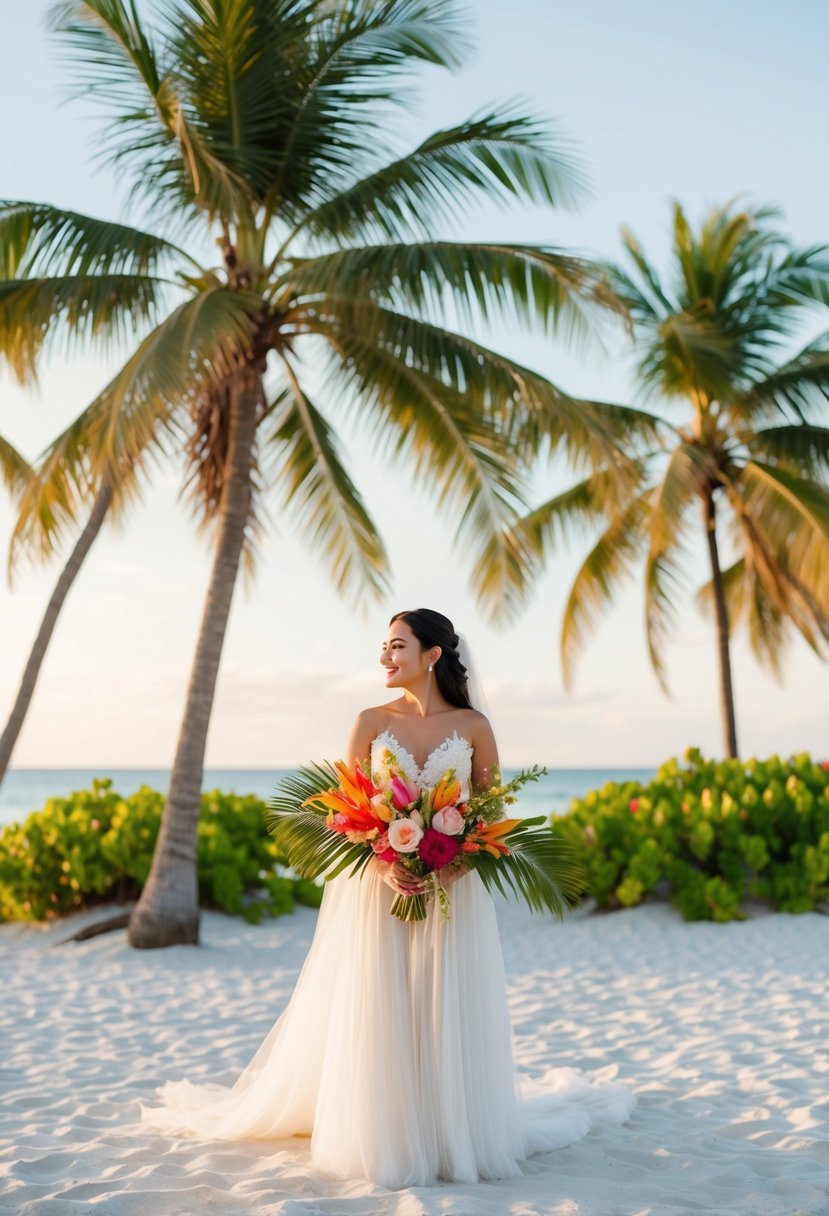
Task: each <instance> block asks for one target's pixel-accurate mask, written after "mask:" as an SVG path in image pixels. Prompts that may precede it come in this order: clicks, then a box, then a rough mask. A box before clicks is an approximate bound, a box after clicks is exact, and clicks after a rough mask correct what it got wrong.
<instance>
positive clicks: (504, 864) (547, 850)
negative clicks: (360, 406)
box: [470, 815, 586, 920]
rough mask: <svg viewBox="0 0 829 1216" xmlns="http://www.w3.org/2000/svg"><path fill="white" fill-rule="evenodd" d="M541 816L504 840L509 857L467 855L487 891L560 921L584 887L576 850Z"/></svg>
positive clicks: (581, 864) (581, 865) (520, 827)
mask: <svg viewBox="0 0 829 1216" xmlns="http://www.w3.org/2000/svg"><path fill="white" fill-rule="evenodd" d="M548 822H549V821H548V820H547V819H546V818H545V817H544V816H543V815H542V816H538V817H536V818H533V819H524V820H522V821H521V823H520V824H518V826H517V827H515V828H513V829H512V831H511V832H510V833H509V835H508V836H507V837H506V838H505V842H506V844H507V847H508V848H509V854H508V855H507V856H502V857H500V858H497V859H496V858H494V857H492V856H490V855H489V854H487V853H483V852H482V853H473V854H470V858H471V860H472V865H473V867H474V869H475V872H476V873H477V874H478V875H480V878H481V881H482V882H483V884H484V886H485V887H486V888H487V890H488V891H498V892H499V893H500V894H501V895H504V896H512V897H513V898H515V899H523V900H524V902H525V903H526V904H527V906H528V907H529V908H530V909H531V911H533V912H543V911H545V910H547V911H549V912H552V913H553V914H554V915H555V916H557V917H558V918H559V920H562V919H563V918H564V915H565V913H566V911H567V909H568V908H570V907H572V906H573V905H574V904H576V903H578V901H579V898H580V896H581V894H582V892H583V891H584V890H585V887H586V880H585V870H584V866H583V863H582V861H581V859H580V855H579V852H578V850H577V849H576V848H575V846H574V845H573V844H571V843H570V842H569V841H566V840H564V839H562V838H561V837H560V836H558V835H556V833H555V832H554V831H552V830H550V828H549V826H546V830H544V831H540V830H539V827H540V826H541V825H548Z"/></svg>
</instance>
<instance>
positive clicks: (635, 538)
mask: <svg viewBox="0 0 829 1216" xmlns="http://www.w3.org/2000/svg"><path fill="white" fill-rule="evenodd" d="M647 512H648V508H647V493H646V492H645V493H642V494H639V495H637V496H636V497H634V498H633V499H632V500H631V502H630V503H629V505H628V506H627V507H626V509H625V510H624V511H622V512H620V513H619V514H618V515H617V516H616V517H615V518H614V519H613V520H612V521H611V523H610V524H609V525H608V527H607V528H606V529H605V530H604V532H603V533H602V535H601V536H600V537H599V539H598V541H597V542H596V544H595V545H594V546H593V548H592V549H591V550H590V552H589V553H588V554H587V557H586V558H585V559H584V561H583V562H582V564H581V566H580V567H579V570H578V572H577V574H576V577H575V579H574V580H573V585H572V587H571V588H570V594H569V595H568V597H567V603H566V605H565V609H564V617H563V620H562V625H561V647H560V648H561V666H562V672H563V676H564V684H565V687H567V688H569V687H572V683H573V675H574V668H575V663H576V659H577V658H578V656H579V654H580V653H581V651H582V649H583V647H584V643H585V641H586V640H587V638H588V637H589V635H590V633H592V632H593V630H594V629H595V628H596V626H597V624H598V620H599V616H600V614H601V612H602V611H604V610H605V609H607V608H608V607H609V606H610V604H611V602H612V600H613V596H614V594H615V592H616V591H617V589H618V587H619V586H620V585H621V584H622V583H623V581H624V580H625V579H626V578H629V577H630V575H631V573H632V566H633V563H634V561H635V560H636V558H637V556H638V555H639V553H640V552H641V550H642V548H643V546H644V544H645V543H646V532H645V527H646V522H647Z"/></svg>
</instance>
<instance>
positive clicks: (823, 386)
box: [728, 334, 829, 423]
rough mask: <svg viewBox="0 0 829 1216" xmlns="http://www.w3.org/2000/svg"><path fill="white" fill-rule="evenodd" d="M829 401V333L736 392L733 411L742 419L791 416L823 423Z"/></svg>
mask: <svg viewBox="0 0 829 1216" xmlns="http://www.w3.org/2000/svg"><path fill="white" fill-rule="evenodd" d="M827 401H829V334H821V335H820V337H818V338H815V340H814V341H812V342H810V343H809V344H808V345H807V346H805V347H804V348H803V349H802V350H801V351H800V352H799V353H798V354H796V355H795V356H794V357H793V358H791V359H789V360H788V361H787V362H786V363H784V364H783V365H782V366H781V367H778V368H776V369H775V370H774V371H772V372H770V373H769V374H768V375H767V376H765V377H763V378H762V379H759V380H756V381H755V382H754V383H753V384H751V385H750V387H749V388H748V389H746V391H745V392H742V393H739V394H735V395H734V396H733V398H732V399H731V400H730V401H729V403H728V405H729V410H730V411H731V412H732V413H733V414H734V416H735V417H736V418H738V419H740V420H745V421H750V422H754V421H755V420H756V419H759V418H762V419H765V418H769V419H774V418H781V417H783V418H787V419H791V418H793V419H795V420H797V421H800V422H803V423H809V422H821V421H822V420H823V419H824V418H825V417H826V405H827Z"/></svg>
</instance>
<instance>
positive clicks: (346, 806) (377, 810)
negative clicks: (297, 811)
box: [302, 760, 392, 832]
mask: <svg viewBox="0 0 829 1216" xmlns="http://www.w3.org/2000/svg"><path fill="white" fill-rule="evenodd" d="M334 768H335V769H336V770H337V772H338V773H339V775H340V784H339V786H338V787H337V788H336V789H334V788H332V789H330V790H326V792H325V793H323V794H314V795H312V797H310V798H306V799H305V801H304V802H303V803H302V805H303V806H314V805H316V806H320V807H324V808H325V810H326V811H327V812H328V815H329V818H330V819H333V816H334V815H344V816H345V817H346V819H347V820H348V822H349V826H350V827H351V828H352V829H353V830H354V831H357V832H370V831H371V830H372V829H373V828H376V829H377V830H378V831H380V832H384V831H385V830H386V825H387V824H388V823H389V822H390V821H391V818H392V812H391V809H390V808H388V807H386V806H385V805H384V804H383V803H382V802H381V801H380V800H379V799H378V800H377V801H376V802H374V801H372V800H373V799H374V798H376V797H377V795H378V794H380V793H382V791H381V790H379V789H378V788H377V786H376V785H375V784H374V782H373V781H371V780H369V778H368V777H367V776H366V775H365V773H364V772H363V770H362V769H361V768H360V765H359V764H358V763H357V762H356V761H355V763H354V764H352V765H350V766H349V765H348V764H346V763H345V761H344V760H337V762H336V763H335V765H334Z"/></svg>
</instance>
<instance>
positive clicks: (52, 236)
mask: <svg viewBox="0 0 829 1216" xmlns="http://www.w3.org/2000/svg"><path fill="white" fill-rule="evenodd" d="M176 261H189V262H191V263H192V265H193V267H194V268H195V269H196V270H198V271H201V269H202V268H201V267H200V266H199V264H198V263H197V262H193V260H192V258H191V257H190V255H189V254H188V253H186V252H185V250H183V249H180V248H179V247H178V246H177V245H174V244H172V243H171V242H170V241H168V240H166V239H165V238H163V237H161V236H158V235H156V234H155V233H151V232H143V231H141V229H138V228H133V227H131V226H129V225H127V224H119V223H115V222H113V221H111V220H102V219H99V218H98V217H96V216H89V215H83V214H82V213H81V212H78V211H66V210H64V209H63V208H60V207H53V206H51V205H50V204H49V203H33V202H26V201H20V200H17V201H12V200H8V199H6V200H3V201H0V279H16V278H20V279H22V278H27V279H29V278H35V279H36V278H48V277H51V276H53V275H66V274H72V275H81V276H86V275H97V274H100V275H111V274H125V275H154V274H156V273H157V272H158V271H160V270H163V269H164V268H165V267H166V266H167V265H169V264H172V263H175V262H176Z"/></svg>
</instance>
